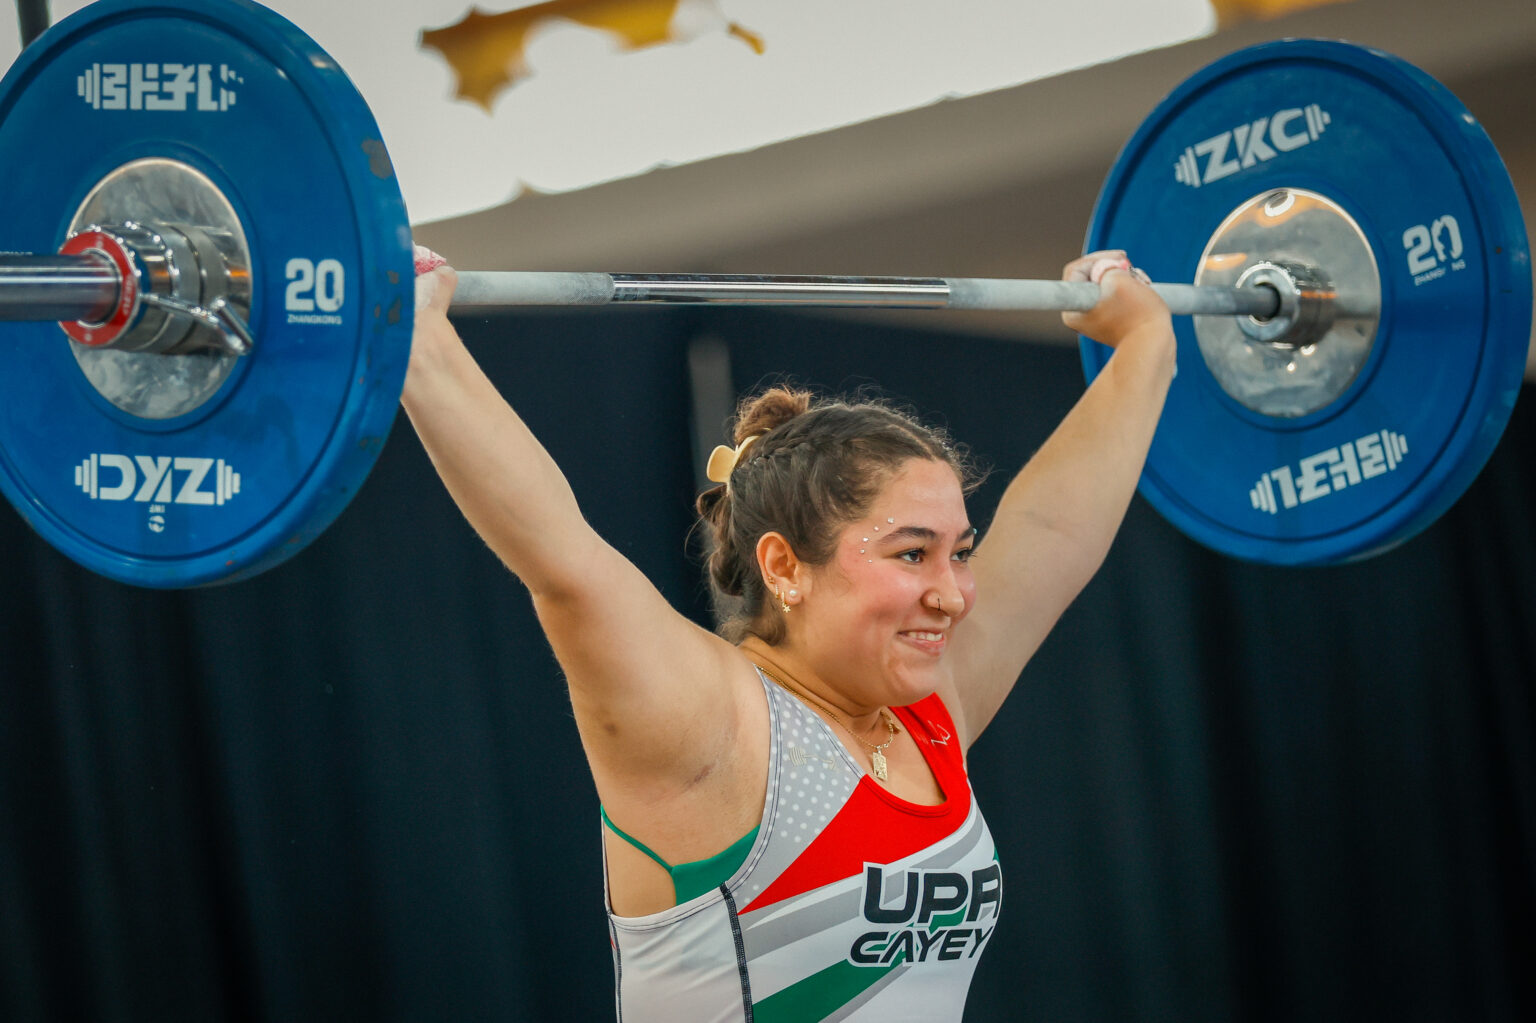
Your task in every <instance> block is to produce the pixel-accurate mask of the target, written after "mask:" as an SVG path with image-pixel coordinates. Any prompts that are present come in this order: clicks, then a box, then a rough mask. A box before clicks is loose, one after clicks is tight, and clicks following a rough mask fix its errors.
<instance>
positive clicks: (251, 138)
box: [0, 0, 1531, 587]
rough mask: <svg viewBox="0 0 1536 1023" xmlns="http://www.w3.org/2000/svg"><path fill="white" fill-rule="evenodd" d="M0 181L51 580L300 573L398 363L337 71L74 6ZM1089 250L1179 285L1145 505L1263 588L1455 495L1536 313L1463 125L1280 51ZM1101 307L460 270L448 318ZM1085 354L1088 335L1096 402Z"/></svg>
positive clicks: (7, 378)
mask: <svg viewBox="0 0 1536 1023" xmlns="http://www.w3.org/2000/svg"><path fill="white" fill-rule="evenodd" d="M60 138H63V139H69V140H78V141H76V142H75V143H74V144H71V145H59V144H57V142H56V141H55V140H57V139H60ZM0 153H6V154H13V155H11V156H10V157H8V158H7V159H5V160H3V161H0V232H3V233H4V237H3V238H0V244H3V245H5V246H6V247H8V248H13V249H14V251H11V252H9V253H6V254H0V320H3V321H10V322H9V323H8V324H7V325H6V326H5V327H4V328H3V330H4V333H3V334H0V345H3V346H4V350H5V356H6V359H7V361H8V365H9V368H8V369H7V371H6V372H5V373H4V374H0V488H3V490H4V492H5V494H6V496H7V497H8V498H9V499H10V501H11V502H12V503H13V504H14V505H15V506H16V508H17V509H18V511H19V512H20V513H21V514H22V516H23V517H24V518H26V520H27V521H28V522H29V523H30V524H31V525H32V526H33V528H35V529H36V530H37V531H38V532H39V533H40V534H41V535H42V536H43V537H44V538H45V539H47V540H48V541H49V542H50V543H52V544H53V545H54V546H56V547H57V548H58V549H60V550H61V551H63V552H64V553H65V554H67V555H68V556H69V557H71V558H73V559H75V560H76V561H78V562H80V563H81V564H83V565H85V566H86V567H88V568H90V569H92V570H94V571H96V572H99V573H102V574H104V575H107V576H109V577H112V578H114V579H118V580H121V581H124V582H128V583H132V584H136V585H144V586H155V587H172V586H195V585H206V584H211V583H218V582H228V581H232V580H235V579H240V578H245V577H248V576H251V575H254V574H256V573H258V572H260V571H263V570H265V569H267V568H270V567H272V566H273V565H276V564H278V563H279V562H281V561H283V560H284V559H286V558H287V557H290V556H291V555H293V554H294V553H296V552H297V551H298V550H300V549H302V548H303V547H304V546H305V545H306V544H307V543H308V542H309V541H310V540H311V539H313V538H314V537H315V536H317V535H318V534H319V533H320V532H321V531H322V530H323V529H324V528H325V527H326V526H327V525H328V524H329V523H330V522H331V521H332V520H333V519H334V518H335V516H336V515H337V514H339V513H340V511H341V510H342V508H343V507H345V505H346V503H347V501H348V500H349V499H350V497H351V495H352V494H353V493H354V492H355V491H356V489H357V488H358V487H359V486H360V485H361V483H362V481H363V479H364V478H365V477H366V475H367V473H368V471H369V470H370V468H371V467H372V465H373V463H374V461H375V459H376V458H377V455H378V452H379V450H380V449H381V447H382V445H383V443H384V440H385V437H386V435H387V433H388V431H389V429H390V426H391V423H392V422H393V420H394V418H395V411H396V407H397V404H398V400H399V394H400V390H401V387H402V385H403V380H404V373H405V366H406V361H407V357H408V354H409V348H410V335H411V324H412V299H413V284H412V282H413V276H414V274H413V265H412V246H411V236H410V225H409V221H408V219H407V217H406V212H405V206H404V202H403V200H402V199H401V196H400V190H399V186H398V183H397V182H396V180H395V176H394V172H393V168H392V165H391V163H390V160H389V155H388V152H387V150H386V149H385V146H384V143H383V141H382V139H381V138H380V133H379V131H378V127H377V125H376V123H375V121H374V119H373V117H372V114H371V113H370V112H369V110H368V107H367V105H366V103H365V102H364V101H363V99H362V97H361V96H360V95H359V94H358V92H357V90H356V89H355V88H354V87H353V86H352V84H351V82H350V81H349V80H348V79H347V77H346V75H345V74H344V73H343V72H342V70H341V69H340V68H339V67H338V66H337V65H336V63H335V62H334V61H333V60H332V59H331V58H330V57H329V56H328V55H327V54H326V53H325V52H324V51H323V50H322V49H321V48H320V47H319V46H318V45H317V44H316V43H315V42H314V41H313V40H311V39H310V38H308V37H307V36H306V35H305V34H304V33H303V32H301V31H300V30H299V29H297V28H296V27H294V26H293V25H292V24H290V23H289V22H287V21H286V20H284V19H283V18H281V17H279V16H278V15H276V14H275V13H273V12H272V11H270V10H268V9H266V8H264V7H261V6H259V5H257V4H255V3H252V2H249V0H100V2H98V3H95V4H92V5H91V6H89V7H87V8H85V9H83V10H82V11H80V12H78V13H76V14H75V15H73V16H71V17H70V18H67V19H65V20H63V21H61V22H60V23H59V24H58V25H55V26H54V27H53V28H51V29H50V30H49V31H48V32H47V33H45V34H44V35H43V36H42V37H41V38H40V39H38V40H37V41H36V42H35V43H34V44H33V45H32V46H30V47H29V48H28V49H27V50H26V51H24V52H23V54H22V55H21V57H20V58H19V59H18V60H17V62H16V64H15V65H14V66H13V67H12V68H11V69H10V71H9V72H8V73H7V74H6V76H5V78H4V80H3V81H0ZM1087 247H1088V248H1124V249H1127V250H1128V251H1131V252H1133V253H1135V254H1136V258H1137V262H1138V264H1139V265H1141V266H1142V267H1143V268H1145V269H1146V270H1148V271H1149V272H1150V273H1151V274H1152V275H1153V276H1154V277H1157V278H1163V279H1175V280H1180V281H1185V280H1192V283H1176V284H1161V283H1160V284H1155V285H1154V287H1155V288H1156V290H1157V291H1158V292H1159V293H1160V294H1161V295H1162V296H1163V297H1164V299H1165V300H1166V301H1167V302H1168V304H1169V307H1170V309H1171V310H1172V311H1173V312H1174V313H1175V314H1177V315H1178V316H1179V317H1180V319H1179V320H1177V321H1176V328H1175V330H1176V334H1177V335H1178V343H1179V368H1180V372H1179V374H1178V376H1177V377H1176V379H1175V381H1174V384H1173V387H1172V389H1171V391H1170V394H1169V399H1168V403H1167V406H1166V409H1165V412H1164V415H1163V418H1162V420H1161V422H1160V424H1159V427H1158V432H1157V436H1156V438H1155V440H1154V442H1153V446H1152V451H1151V453H1150V455H1149V457H1148V462H1147V466H1146V470H1145V472H1144V473H1143V477H1142V481H1141V491H1142V493H1143V494H1144V495H1145V496H1146V497H1147V498H1148V499H1149V501H1151V503H1152V504H1153V505H1154V506H1155V507H1157V508H1158V510H1159V511H1160V512H1162V513H1163V514H1164V515H1165V516H1167V517H1168V518H1169V519H1170V520H1171V521H1172V522H1174V523H1175V524H1176V525H1177V526H1179V527H1180V528H1181V529H1183V530H1184V531H1185V532H1186V533H1188V534H1189V535H1190V536H1192V537H1193V538H1195V539H1196V540H1198V541H1200V542H1202V543H1204V544H1206V545H1208V546H1210V547H1213V548H1215V549H1217V550H1220V551H1223V552H1225V553H1228V554H1231V555H1233V556H1236V557H1240V558H1245V559H1248V560H1253V561H1259V562H1267V563H1274V564H1288V565H1290V564H1322V563H1333V562H1340V561H1348V560H1353V559H1358V558H1362V557H1367V556H1369V555H1372V554H1375V553H1378V552H1380V551H1382V550H1385V549H1387V548H1389V547H1391V546H1393V545H1395V544H1397V543H1400V542H1402V541H1403V540H1405V539H1407V538H1408V537H1410V536H1412V535H1413V534H1414V533H1416V532H1418V531H1419V530H1420V529H1422V528H1424V527H1425V526H1426V525H1428V523H1430V522H1431V521H1433V520H1434V519H1435V518H1436V517H1438V516H1439V515H1440V514H1441V513H1442V512H1444V510H1445V509H1446V508H1448V507H1449V506H1450V505H1451V504H1452V503H1453V502H1454V501H1455V500H1456V499H1457V497H1459V496H1460V494H1461V493H1462V492H1463V491H1464V490H1465V489H1466V487H1467V486H1468V485H1469V484H1470V483H1471V481H1472V479H1473V478H1474V477H1475V476H1476V474H1477V473H1478V471H1479V470H1480V469H1481V467H1482V465H1483V464H1484V463H1485V462H1486V460H1487V458H1488V456H1489V455H1490V454H1491V452H1492V450H1493V448H1494V446H1495V445H1496V443H1497V441H1498V439H1499V436H1500V434H1501V433H1502V430H1503V428H1504V424H1505V423H1506V421H1507V420H1508V417H1509V414H1510V410H1511V409H1512V407H1513V404H1514V400H1515V396H1516V394H1517V393H1518V390H1519V386H1520V379H1521V374H1522V371H1523V367H1524V362H1525V353H1526V350H1527V345H1528V342H1529V337H1530V323H1531V280H1530V255H1529V245H1528V242H1527V239H1526V234H1525V228H1524V223H1523V220H1522V218H1521V215H1520V210H1519V205H1518V201H1517V200H1516V198H1515V193H1514V189H1513V186H1512V184H1511V183H1510V181H1509V177H1508V174H1507V172H1506V171H1505V170H1504V166H1503V163H1502V161H1501V160H1500V159H1499V156H1498V154H1497V152H1496V151H1495V149H1494V147H1493V145H1492V143H1491V142H1490V141H1489V140H1488V138H1487V136H1486V134H1485V133H1484V132H1483V131H1482V129H1481V127H1480V126H1479V125H1478V124H1477V122H1476V121H1475V119H1473V118H1472V117H1471V115H1470V114H1469V113H1468V112H1467V111H1466V109H1465V107H1464V106H1462V105H1461V103H1460V102H1459V101H1457V100H1456V99H1455V97H1454V96H1452V95H1451V94H1450V93H1449V92H1448V91H1447V90H1445V89H1444V88H1443V87H1442V86H1440V85H1439V84H1438V83H1436V82H1435V81H1434V80H1433V79H1431V78H1430V77H1429V76H1428V75H1426V74H1425V73H1424V72H1422V71H1420V70H1418V69H1417V68H1414V67H1412V66H1411V65H1409V64H1407V63H1405V62H1403V61H1401V60H1399V59H1398V58H1395V57H1392V56H1389V55H1387V54H1384V53H1380V52H1378V51H1374V50H1368V49H1364V48H1361V47H1357V46H1352V45H1349V44H1346V43H1338V42H1324V41H1306V40H1290V41H1285V42H1280V43H1270V44H1265V45H1262V46H1257V47H1253V48H1250V49H1247V50H1243V51H1239V52H1238V53H1235V54H1232V55H1231V56H1229V57H1227V58H1224V59H1222V60H1220V61H1217V62H1216V63H1215V64H1212V65H1211V66H1210V67H1207V68H1205V69H1204V70H1202V71H1200V72H1198V73H1197V74H1195V75H1194V76H1193V77H1191V78H1190V79H1189V80H1187V81H1186V82H1184V83H1183V84H1182V85H1180V86H1179V87H1177V88H1176V89H1175V90H1174V91H1173V92H1172V93H1171V94H1170V95H1169V96H1168V97H1167V98H1166V99H1164V100H1163V101H1162V102H1161V103H1160V104H1159V105H1158V106H1157V108H1156V109H1155V110H1154V111H1153V112H1152V113H1151V115H1149V117H1148V118H1147V119H1146V121H1145V122H1144V123H1143V124H1142V125H1141V127H1140V128H1139V129H1138V130H1137V132H1136V133H1135V134H1134V135H1133V137H1132V138H1131V140H1130V141H1129V142H1128V143H1127V145H1126V147H1125V149H1124V150H1123V151H1122V152H1121V154H1120V156H1119V158H1118V159H1117V161H1116V163H1115V165H1114V167H1113V169H1112V170H1111V172H1110V174H1109V177H1108V179H1107V181H1106V184H1105V186H1104V189H1103V191H1102V192H1101V194H1100V197H1099V201H1098V204H1097V206H1096V208H1095V210H1094V213H1093V218H1092V221H1091V223H1090V227H1089V230H1088V235H1087ZM1096 297H1097V288H1096V287H1094V286H1092V285H1085V284H1075V283H1065V282H1060V281H1014V280H997V279H977V278H891V277H810V276H744V275H701V274H656V275H642V274H619V273H520V272H500V273H490V272H475V271H462V272H461V273H460V277H459V287H458V290H457V293H456V295H455V300H454V305H453V309H452V312H453V313H455V314H463V313H466V312H473V311H476V310H484V309H488V308H510V307H518V306H533V305H554V306H566V305H570V306H591V305H605V304H610V303H614V304H625V303H691V304H730V305H794V306H819V307H833V306H837V307H865V308H882V307H889V308H935V309H942V308H964V309H989V310H1061V311H1066V310H1081V309H1087V308H1090V307H1091V306H1092V305H1093V303H1094V301H1095V299H1096ZM55 323H57V324H59V325H60V326H62V327H63V330H64V335H65V336H64V337H60V335H59V332H58V329H57V328H56V327H55V326H54V324H55ZM1108 354H1109V353H1108V350H1107V349H1104V348H1102V347H1101V346H1098V345H1096V344H1094V343H1092V342H1090V341H1087V340H1084V341H1083V343H1082V358H1083V363H1084V368H1085V372H1086V374H1087V375H1088V377H1089V378H1090V379H1091V378H1092V377H1093V376H1094V375H1096V374H1097V372H1098V371H1099V370H1100V369H1102V367H1103V365H1104V362H1105V360H1106V359H1107V358H1108ZM1088 471H1091V470H1088Z"/></svg>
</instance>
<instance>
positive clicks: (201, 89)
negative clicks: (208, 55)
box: [75, 64, 243, 112]
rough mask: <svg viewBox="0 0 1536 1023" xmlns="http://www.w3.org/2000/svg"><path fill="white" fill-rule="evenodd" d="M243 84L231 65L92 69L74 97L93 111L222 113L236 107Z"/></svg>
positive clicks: (81, 77)
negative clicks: (238, 93)
mask: <svg viewBox="0 0 1536 1023" xmlns="http://www.w3.org/2000/svg"><path fill="white" fill-rule="evenodd" d="M242 81H243V79H241V77H240V76H239V75H238V74H236V73H235V70H234V68H232V67H230V66H229V65H228V64H220V65H219V67H218V70H217V71H215V70H214V67H213V65H212V64H92V65H91V66H90V67H89V68H87V69H86V70H85V71H82V72H81V73H80V74H79V75H77V76H76V78H75V94H76V95H77V96H79V97H80V98H81V99H83V100H85V102H86V103H87V104H88V105H89V106H90V107H91V109H93V110H171V111H185V110H199V111H204V112H217V111H221V110H228V109H229V108H230V107H232V106H234V105H235V90H234V86H236V85H239V84H240V83H241V82H242Z"/></svg>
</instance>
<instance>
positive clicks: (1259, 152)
mask: <svg viewBox="0 0 1536 1023" xmlns="http://www.w3.org/2000/svg"><path fill="white" fill-rule="evenodd" d="M1332 120H1333V118H1331V117H1329V116H1328V112H1327V111H1326V110H1324V109H1323V108H1322V107H1320V106H1318V105H1317V104H1316V103H1311V104H1308V105H1307V106H1305V107H1289V108H1287V109H1285V110H1277V111H1275V112H1274V113H1273V114H1270V115H1269V116H1268V117H1261V118H1259V119H1258V120H1256V121H1251V122H1249V123H1248V124H1240V125H1238V126H1237V127H1236V128H1232V129H1230V130H1228V131H1224V132H1222V133H1221V134H1220V135H1212V136H1211V137H1210V138H1208V139H1206V140H1205V141H1203V142H1196V143H1195V144H1194V145H1192V146H1186V147H1185V149H1184V152H1183V153H1182V154H1181V155H1180V156H1179V159H1178V162H1176V163H1175V164H1174V165H1173V177H1174V180H1175V181H1177V182H1179V183H1180V184H1183V185H1188V186H1190V187H1191V188H1199V187H1200V186H1201V185H1209V184H1210V183H1211V182H1212V181H1220V180H1221V179H1222V178H1224V177H1227V176H1229V175H1232V174H1236V173H1237V172H1238V171H1240V170H1246V169H1248V168H1249V167H1252V166H1253V165H1255V164H1257V163H1262V162H1265V161H1267V160H1273V159H1274V158H1275V157H1277V156H1279V155H1280V154H1281V153H1289V152H1290V151H1291V150H1293V149H1300V148H1301V147H1302V146H1305V145H1309V144H1311V143H1313V142H1316V141H1317V140H1318V139H1319V138H1321V137H1322V134H1323V131H1324V130H1325V129H1327V127H1328V125H1329V123H1330V122H1331V121H1332ZM1298 122H1300V123H1298ZM1202 157H1204V158H1205V164H1204V170H1203V171H1202V169H1201V162H1200V161H1201V158H1202Z"/></svg>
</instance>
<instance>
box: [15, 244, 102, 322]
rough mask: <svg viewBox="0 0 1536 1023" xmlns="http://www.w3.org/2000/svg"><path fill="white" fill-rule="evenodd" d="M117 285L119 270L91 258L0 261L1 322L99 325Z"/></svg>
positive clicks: (33, 257) (27, 256) (23, 257)
mask: <svg viewBox="0 0 1536 1023" xmlns="http://www.w3.org/2000/svg"><path fill="white" fill-rule="evenodd" d="M118 283H119V281H118V275H117V269H116V268H115V267H113V266H112V265H110V264H109V263H107V262H105V261H103V260H97V259H92V258H90V257H88V256H38V255H31V254H24V255H11V254H5V255H0V320H12V321H23V320H32V321H37V320H42V321H49V320H52V321H55V322H58V321H67V322H72V323H73V322H80V323H99V322H100V321H102V320H104V319H106V318H107V316H108V315H109V314H110V313H111V311H112V307H113V306H115V305H117V291H118Z"/></svg>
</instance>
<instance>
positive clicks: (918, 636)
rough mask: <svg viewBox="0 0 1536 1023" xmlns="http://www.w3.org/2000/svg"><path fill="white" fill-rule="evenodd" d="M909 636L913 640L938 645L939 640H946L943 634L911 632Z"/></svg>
mask: <svg viewBox="0 0 1536 1023" xmlns="http://www.w3.org/2000/svg"><path fill="white" fill-rule="evenodd" d="M907 635H909V636H911V637H912V638H913V639H925V640H928V641H929V642H931V643H937V642H938V641H939V640H941V639H943V638H944V634H943V633H942V632H909V633H907Z"/></svg>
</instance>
